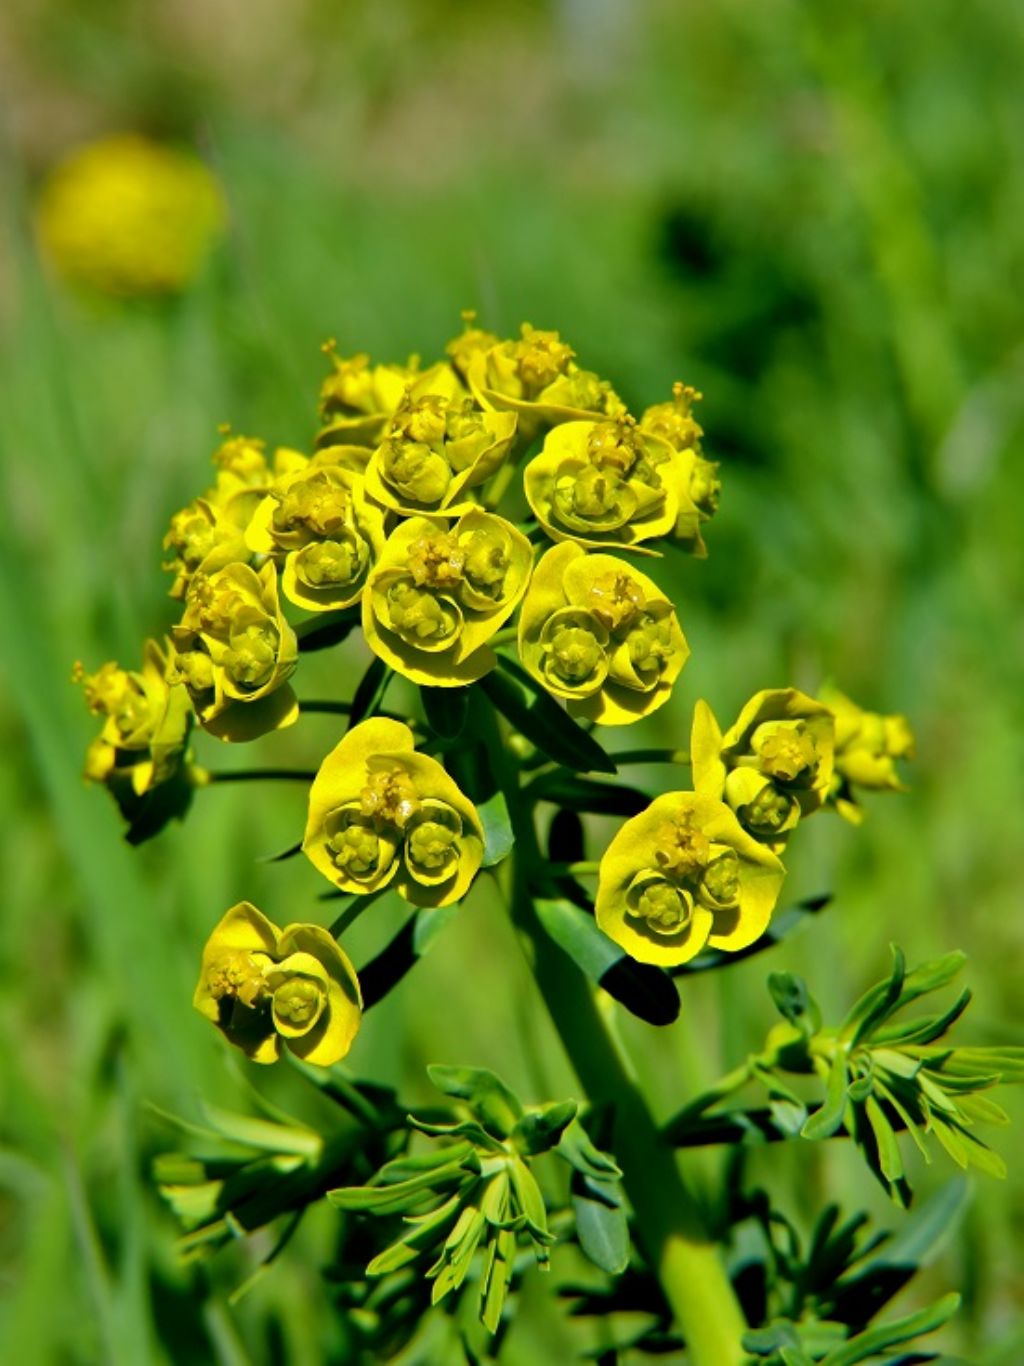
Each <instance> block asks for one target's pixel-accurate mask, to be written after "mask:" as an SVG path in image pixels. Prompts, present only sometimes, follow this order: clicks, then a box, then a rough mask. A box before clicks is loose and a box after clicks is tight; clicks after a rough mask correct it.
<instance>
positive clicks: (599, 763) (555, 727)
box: [480, 656, 618, 773]
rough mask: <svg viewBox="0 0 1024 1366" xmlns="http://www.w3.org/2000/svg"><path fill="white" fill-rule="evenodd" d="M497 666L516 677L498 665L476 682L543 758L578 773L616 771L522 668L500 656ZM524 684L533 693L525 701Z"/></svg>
mask: <svg viewBox="0 0 1024 1366" xmlns="http://www.w3.org/2000/svg"><path fill="white" fill-rule="evenodd" d="M499 663H500V664H501V666H502V667H503V668H504V669H505V670H506V671H508V672H509V673H512V674H513V675H514V677H515V679H516V681H515V682H513V680H512V679H511V678H508V677H506V676H505V674H504V673H502V672H501V670H499V669H495V670H494V671H493V672H492V673H489V674H487V675H485V677H484V678H483V679H482V680H481V684H480V686H481V687H482V688H483V690H484V692H485V693H486V694H487V696H488V697H489V698H490V700H491V702H492V703H493V704H494V706H496V707H497V708H498V710H499V711H500V712H501V713H502V715H503V716H504V717H505V718H506V719H507V720H508V721H509V722H511V724H512V725H513V726H515V728H516V730H518V731H519V732H520V734H521V735H523V736H525V738H526V739H527V740H529V741H530V743H531V744H532V745H535V746H536V748H537V749H538V750H539V751H540V753H541V754H544V755H545V756H546V757H547V758H549V759H551V760H553V761H554V762H555V763H557V764H561V765H562V766H563V767H565V768H569V769H572V770H573V771H575V772H579V773H592V772H593V773H616V772H618V770H617V768H616V766H615V764H614V762H613V761H612V760H611V759H609V757H608V755H607V754H606V753H605V752H604V750H603V749H602V748H601V746H600V745H599V744H598V742H597V741H596V740H595V739H594V738H593V736H591V735H588V734H587V732H586V731H585V730H584V729H583V728H582V727H581V726H579V725H578V724H577V723H576V722H575V721H574V720H573V719H572V717H571V716H570V715H569V713H568V712H567V711H564V710H563V709H562V708H561V707H560V706H559V705H558V703H557V702H556V701H555V700H554V698H553V697H552V696H551V695H550V694H549V693H547V692H545V691H544V689H543V688H541V687H540V685H539V684H538V683H536V682H535V681H534V680H533V679H532V678H531V677H530V675H529V674H528V673H526V670H525V669H521V668H520V667H519V666H518V665H517V664H513V662H512V661H511V660H509V659H506V658H505V657H504V656H499ZM520 685H524V686H526V687H527V688H528V689H529V690H530V691H531V692H532V693H533V700H532V702H530V703H529V704H528V703H527V701H526V698H525V696H524V694H523V687H522V686H520Z"/></svg>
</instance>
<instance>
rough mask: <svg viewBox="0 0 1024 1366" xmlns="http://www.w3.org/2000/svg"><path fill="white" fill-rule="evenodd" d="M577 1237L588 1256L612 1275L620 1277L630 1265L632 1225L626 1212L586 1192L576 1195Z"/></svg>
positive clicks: (575, 1192) (574, 1196) (574, 1210)
mask: <svg viewBox="0 0 1024 1366" xmlns="http://www.w3.org/2000/svg"><path fill="white" fill-rule="evenodd" d="M572 1207H573V1212H574V1214H575V1215H576V1237H577V1240H578V1241H579V1245H580V1248H581V1249H582V1251H583V1253H584V1254H585V1256H587V1257H588V1258H589V1259H590V1261H592V1262H593V1263H594V1265H595V1266H597V1267H600V1269H601V1270H602V1271H605V1272H607V1273H608V1275H609V1276H619V1275H621V1274H622V1272H623V1271H625V1269H626V1267H627V1266H628V1265H629V1248H630V1243H629V1223H628V1221H627V1219H626V1211H625V1210H624V1209H623V1208H622V1207H621V1206H617V1207H613V1206H610V1205H608V1204H606V1203H605V1202H604V1201H603V1200H595V1199H593V1197H592V1196H590V1195H589V1194H587V1193H585V1192H584V1191H583V1190H575V1189H574V1191H573V1195H572Z"/></svg>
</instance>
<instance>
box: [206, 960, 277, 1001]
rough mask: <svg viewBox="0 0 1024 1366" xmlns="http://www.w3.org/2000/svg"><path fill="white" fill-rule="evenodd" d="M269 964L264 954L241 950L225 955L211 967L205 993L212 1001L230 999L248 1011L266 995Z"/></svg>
mask: <svg viewBox="0 0 1024 1366" xmlns="http://www.w3.org/2000/svg"><path fill="white" fill-rule="evenodd" d="M269 962H270V960H269V958H266V957H265V955H263V954H255V953H246V952H245V951H244V950H242V949H238V950H235V951H234V952H229V953H225V954H223V955H222V956H221V957H219V958H216V959H214V961H213V962H212V963H211V964H210V967H209V969H208V971H207V974H206V986H207V990H208V991H209V993H210V995H211V996H212V997H213V999H214V1000H215V1001H220V1000H223V999H224V998H225V997H232V998H234V999H235V1000H238V1001H241V1003H242V1005H244V1006H249V1007H250V1008H251V1007H253V1006H255V1005H256V1004H257V1003H258V1002H259V1001H260V1000H261V999H262V998H263V997H264V996H266V995H267V993H268V990H269V988H268V986H267V979H266V974H265V968H266V967H267V966H268V964H269Z"/></svg>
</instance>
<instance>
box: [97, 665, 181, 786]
mask: <svg viewBox="0 0 1024 1366" xmlns="http://www.w3.org/2000/svg"><path fill="white" fill-rule="evenodd" d="M72 676H73V678H74V681H75V682H76V683H81V685H82V687H83V689H84V691H85V700H86V705H87V706H88V708H89V710H90V711H91V712H92V714H93V715H94V716H102V717H103V718H104V722H103V729H102V730H101V732H100V734H99V737H98V739H97V740H96V741H95V742H94V743H93V745H92V746H91V747H90V750H89V755H88V758H87V765H86V772H85V776H86V778H87V779H89V780H90V781H94V782H104V783H110V782H111V781H112V779H113V778H114V777H115V776H116V777H117V778H122V779H128V780H129V781H130V783H131V787H132V790H133V791H134V792H135V793H136V795H137V796H141V795H142V794H143V793H144V792H148V791H150V790H151V789H152V788H153V787H155V786H156V785H157V784H159V783H162V782H165V781H166V780H167V779H168V778H170V777H171V776H173V774H174V773H176V771H177V770H178V768H179V767H180V765H181V763H182V759H183V756H184V752H185V742H186V740H187V739H188V732H189V726H190V724H191V719H192V708H191V706H190V704H189V699H188V693H187V692H186V691H185V689H184V688H183V687H180V686H174V685H172V684H170V683H169V682H168V680H167V655H166V653H165V651H164V650H163V649H162V648H161V646H160V645H159V644H158V643H157V642H156V641H155V640H147V641H146V645H145V648H144V651H143V662H142V669H141V670H140V671H139V672H135V671H131V672H130V671H128V670H127V669H122V668H120V667H119V666H118V665H117V664H115V663H113V662H108V663H106V664H104V665H102V666H101V667H100V668H99V669H97V671H96V672H95V673H93V674H87V673H86V672H85V670H84V669H83V668H82V666H81V664H76V665H75V669H74V673H73V675H72Z"/></svg>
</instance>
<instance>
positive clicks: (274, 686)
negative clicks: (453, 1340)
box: [171, 561, 299, 741]
mask: <svg viewBox="0 0 1024 1366" xmlns="http://www.w3.org/2000/svg"><path fill="white" fill-rule="evenodd" d="M171 636H172V639H173V641H174V659H173V671H174V677H175V679H176V680H177V681H180V682H182V683H184V684H185V686H186V687H187V688H188V692H189V696H190V697H191V699H192V705H193V706H194V707H195V710H196V715H197V716H198V718H199V722H200V725H202V727H203V729H204V730H207V731H209V732H210V733H211V734H212V735H216V736H218V737H219V738H220V739H222V740H233V741H242V740H251V739H254V738H255V737H256V736H258V735H264V734H266V732H267V731H270V730H279V729H281V727H283V726H288V725H291V724H292V722H293V721H295V720H297V719H298V714H299V709H298V703H297V702H296V700H295V694H294V693H293V692H292V689H291V687H290V686H289V685H288V683H287V679H288V677H289V676H290V675H291V673H292V672H293V671H294V669H295V665H296V662H297V660H298V645H297V642H296V639H295V632H294V631H293V630H292V628H291V627H290V626H289V625H288V623H287V622H286V621H285V619H284V616H283V615H282V613H281V608H280V604H279V602H278V596H277V570H276V568H275V567H274V564H273V562H272V561H268V563H266V564H265V565H264V566H263V567H262V569H260V570H259V572H257V571H256V570H255V569H252V568H251V567H250V566H249V565H247V564H229V565H227V566H225V567H224V568H223V569H218V570H215V571H214V572H212V573H209V574H207V573H206V572H205V571H200V572H198V573H196V574H195V576H194V577H193V579H192V581H191V583H190V585H189V589H188V597H187V600H186V606H185V612H184V615H183V616H182V619H181V623H180V625H178V626H175V627H174V629H173V630H172V632H171Z"/></svg>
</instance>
